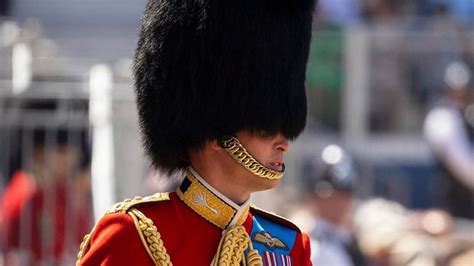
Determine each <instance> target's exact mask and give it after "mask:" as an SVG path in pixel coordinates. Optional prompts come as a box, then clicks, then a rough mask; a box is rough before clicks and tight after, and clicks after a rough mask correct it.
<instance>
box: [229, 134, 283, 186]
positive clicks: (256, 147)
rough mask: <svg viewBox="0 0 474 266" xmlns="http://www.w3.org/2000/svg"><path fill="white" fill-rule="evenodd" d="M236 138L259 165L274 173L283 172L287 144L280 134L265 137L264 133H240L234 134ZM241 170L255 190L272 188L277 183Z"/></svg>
mask: <svg viewBox="0 0 474 266" xmlns="http://www.w3.org/2000/svg"><path fill="white" fill-rule="evenodd" d="M236 137H237V138H238V139H239V141H240V143H241V144H242V145H243V146H244V147H245V149H246V150H247V151H248V152H249V153H250V154H251V155H252V156H253V157H254V158H255V159H256V160H257V161H258V162H259V163H260V164H262V165H263V166H265V167H267V168H269V169H272V170H274V171H278V172H281V171H283V170H284V164H285V160H284V153H285V152H287V151H288V149H289V142H288V139H286V138H285V137H284V136H283V135H282V134H281V133H278V134H276V135H266V134H264V133H253V132H249V131H240V132H238V133H237V134H236ZM241 168H242V170H243V171H245V172H247V173H245V174H243V175H244V176H247V177H248V179H249V181H250V183H252V185H254V186H255V187H256V188H257V190H264V189H269V188H273V187H275V186H277V185H278V183H279V181H278V180H268V179H265V178H262V177H257V176H255V175H254V174H252V173H250V172H249V171H247V170H246V169H244V168H243V167H241ZM240 172H242V171H240ZM251 187H252V186H251Z"/></svg>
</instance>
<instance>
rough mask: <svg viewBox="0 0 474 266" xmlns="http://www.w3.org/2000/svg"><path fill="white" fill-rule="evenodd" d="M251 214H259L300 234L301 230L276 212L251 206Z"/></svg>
mask: <svg viewBox="0 0 474 266" xmlns="http://www.w3.org/2000/svg"><path fill="white" fill-rule="evenodd" d="M250 212H251V213H258V214H260V215H261V216H263V217H265V218H267V219H270V220H272V221H274V222H276V223H278V224H281V225H284V226H286V227H289V228H292V229H294V230H295V231H296V232H298V233H300V232H301V230H300V228H299V227H298V226H297V225H296V224H294V223H293V222H292V221H290V220H288V219H287V218H285V217H283V216H280V215H278V214H276V213H274V212H270V211H266V210H264V209H260V208H258V207H257V206H255V205H253V204H250Z"/></svg>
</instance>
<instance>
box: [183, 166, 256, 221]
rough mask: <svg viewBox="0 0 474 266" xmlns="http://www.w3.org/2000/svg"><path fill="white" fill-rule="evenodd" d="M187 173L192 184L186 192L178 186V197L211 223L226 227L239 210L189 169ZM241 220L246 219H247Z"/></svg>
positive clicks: (245, 214)
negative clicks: (207, 186)
mask: <svg viewBox="0 0 474 266" xmlns="http://www.w3.org/2000/svg"><path fill="white" fill-rule="evenodd" d="M186 175H187V178H188V179H189V181H191V185H190V186H189V187H188V188H187V190H186V192H184V193H183V192H182V191H181V189H179V188H178V190H177V195H178V197H179V198H181V200H183V201H184V203H186V205H188V206H189V207H190V208H191V209H193V210H194V211H195V212H196V213H198V214H199V215H200V216H202V217H203V218H204V219H206V220H207V221H209V222H210V223H212V224H214V225H216V226H217V227H219V228H221V229H224V228H226V227H227V226H228V225H229V224H230V222H231V221H232V219H233V218H234V216H235V214H236V213H237V210H236V209H234V208H232V207H231V206H229V205H228V204H227V203H225V202H224V201H223V200H221V199H220V198H219V197H217V196H216V195H214V194H213V193H212V192H211V191H210V190H208V189H207V188H206V187H205V186H204V185H203V184H201V183H200V182H199V181H198V180H197V178H196V177H195V176H194V175H193V174H192V173H191V172H190V171H187V172H186ZM247 214H248V212H245V213H244V214H243V216H245V218H247ZM239 220H243V221H245V219H239ZM243 221H242V223H243Z"/></svg>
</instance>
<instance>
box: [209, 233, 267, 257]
mask: <svg viewBox="0 0 474 266" xmlns="http://www.w3.org/2000/svg"><path fill="white" fill-rule="evenodd" d="M247 248H249V252H248V254H247V257H245V254H244V251H245V250H246V249H247ZM240 262H242V264H243V265H248V266H263V262H262V258H261V257H260V255H258V251H257V250H255V249H253V246H252V241H250V236H249V235H248V234H247V232H246V231H245V228H244V227H243V226H242V225H234V226H231V227H229V229H227V230H226V231H225V233H224V235H223V236H222V238H221V241H220V242H219V247H218V249H217V253H216V255H215V256H214V259H213V260H212V262H211V266H238V265H240Z"/></svg>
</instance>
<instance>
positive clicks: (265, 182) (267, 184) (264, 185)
mask: <svg viewBox="0 0 474 266" xmlns="http://www.w3.org/2000/svg"><path fill="white" fill-rule="evenodd" d="M255 177H256V178H258V179H257V180H256V183H257V184H256V185H255V188H256V189H255V191H264V190H269V189H273V188H276V187H278V185H279V184H280V180H279V179H273V180H270V179H265V178H262V177H258V176H255Z"/></svg>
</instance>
